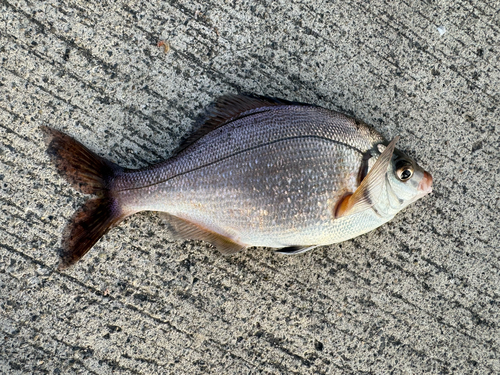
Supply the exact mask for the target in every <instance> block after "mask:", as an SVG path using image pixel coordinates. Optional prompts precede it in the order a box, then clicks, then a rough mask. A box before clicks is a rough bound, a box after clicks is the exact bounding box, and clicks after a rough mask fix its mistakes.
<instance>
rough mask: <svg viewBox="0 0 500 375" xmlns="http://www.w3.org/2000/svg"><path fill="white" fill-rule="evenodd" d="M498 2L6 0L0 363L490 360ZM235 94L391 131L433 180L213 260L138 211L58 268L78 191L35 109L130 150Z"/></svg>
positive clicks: (172, 368) (158, 140)
mask: <svg viewBox="0 0 500 375" xmlns="http://www.w3.org/2000/svg"><path fill="white" fill-rule="evenodd" d="M499 9H500V3H499V2H498V1H496V2H495V1H466V0H460V1H426V2H424V1H418V2H417V1H401V2H386V1H383V0H375V1H355V0H346V1H334V2H330V1H314V0H303V1H284V0H283V1H279V2H276V1H266V0H260V1H244V2H242V1H236V0H235V1H225V0H209V1H202V2H198V1H196V0H195V1H192V0H172V1H165V2H157V1H155V2H149V1H143V2H134V1H129V2H120V1H118V2H100V1H81V0H62V1H46V2H45V1H44V2H37V1H34V2H26V1H23V0H19V1H14V0H2V1H0V57H1V71H0V180H1V181H0V184H1V189H0V192H1V193H0V194H1V195H0V205H1V211H0V212H1V214H0V290H1V292H0V340H1V345H0V372H1V373H9V374H21V373H23V374H24V373H37V374H38V373H49V374H72V373H91V374H109V373H113V372H114V373H123V374H161V373H176V374H210V373H218V374H256V373H264V374H277V373H283V374H285V373H286V374H290V373H291V374H313V373H314V374H327V373H328V374H343V373H345V374H351V373H352V374H359V373H374V374H383V373H394V374H450V373H456V374H461V373H464V374H488V373H492V374H493V373H499V372H500V358H499V350H500V328H499V324H500V322H499V318H500V315H499V313H500V307H499V304H500V275H499V270H500V256H499V254H500V253H499V237H500V235H499V231H498V227H499V215H498V211H499V209H500V191H499V182H500V181H499V179H500V177H499V176H500V168H499V164H500V157H499V146H500V142H499V134H500V131H499V130H500V129H499V124H500V116H499V114H500V107H499V103H500V91H499V90H500V89H499V88H500V42H499V38H500V14H499ZM438 28H439V29H438ZM443 28H444V29H443ZM443 32H444V33H443ZM159 40H165V41H168V42H169V43H170V51H168V53H165V50H164V49H163V48H162V47H158V46H157V42H158V41H159ZM242 91H243V92H254V93H258V94H265V95H272V96H278V97H283V98H287V99H291V100H298V101H303V102H309V103H314V104H319V105H322V106H325V107H328V108H332V109H340V110H342V111H344V112H346V113H349V114H352V115H355V116H356V117H358V118H360V119H363V120H364V121H366V122H368V123H371V124H373V125H374V126H375V127H376V128H377V129H378V130H379V131H380V132H382V134H384V135H385V136H386V137H388V138H392V137H393V136H395V135H397V134H399V135H401V141H400V143H399V147H400V148H401V149H403V150H405V151H407V152H408V153H409V154H410V155H412V156H414V157H416V159H417V160H418V161H419V162H420V164H421V165H422V166H424V167H425V168H426V169H427V170H429V171H430V172H431V173H432V174H433V176H434V181H435V183H434V193H433V194H432V195H431V196H429V197H426V198H424V199H423V200H421V201H419V202H417V203H416V204H414V205H412V206H411V207H409V208H408V209H406V210H405V211H403V212H402V213H400V214H399V215H398V216H397V217H396V218H395V219H394V220H393V221H392V222H390V223H388V224H386V225H384V226H383V227H381V228H379V229H378V230H375V231H373V232H371V233H369V234H367V235H364V236H362V237H359V238H356V239H354V240H352V241H348V242H345V243H343V244H340V245H336V246H330V247H328V248H321V249H317V250H314V251H312V252H309V253H306V254H304V255H300V256H296V257H284V256H278V255H274V254H272V253H270V252H269V251H266V250H264V249H256V250H251V251H248V252H245V253H241V254H238V255H236V256H232V257H223V256H221V255H219V254H218V252H217V251H215V250H214V249H212V248H211V247H209V246H207V245H205V244H203V243H200V242H189V241H184V242H183V241H174V240H173V239H172V238H171V237H170V236H169V234H168V233H167V232H166V231H165V224H164V223H163V222H162V220H161V219H160V217H159V216H158V215H156V214H153V213H150V214H139V215H136V216H134V217H132V218H129V219H127V220H126V221H125V222H124V223H123V224H122V225H121V226H120V227H118V228H116V229H114V230H112V231H111V232H110V233H109V234H108V235H106V236H105V237H104V238H103V239H102V240H101V241H100V242H99V243H98V244H97V245H96V246H95V248H94V249H93V250H92V251H91V252H90V253H89V254H88V255H87V256H86V258H85V260H84V261H83V262H81V263H79V264H78V265H77V266H76V267H74V268H73V269H71V270H69V271H67V272H57V271H56V270H55V265H56V264H57V259H58V255H57V250H58V247H59V241H60V236H61V232H62V229H63V227H64V225H65V224H66V222H67V220H68V218H69V217H70V216H71V215H72V213H73V212H74V210H75V209H76V208H77V207H79V205H81V203H82V202H83V201H84V199H85V197H84V196H83V195H82V194H79V193H77V192H75V191H74V190H73V189H72V188H71V187H70V186H69V185H68V184H67V183H66V182H65V181H64V180H63V179H62V178H60V177H59V176H58V175H57V174H56V171H55V169H54V167H53V165H52V164H51V163H50V161H49V159H48V157H47V155H46V154H45V146H44V143H43V140H42V135H41V133H40V131H39V129H38V127H39V126H40V125H50V126H53V127H56V128H57V129H60V130H63V131H65V132H67V133H69V134H71V135H73V136H74V137H76V138H77V139H79V140H82V141H83V142H84V143H85V144H86V145H88V146H89V147H90V148H91V149H93V150H95V151H97V152H98V153H99V154H101V155H103V156H106V157H109V158H110V159H112V160H114V161H115V162H118V163H120V164H121V165H123V166H126V167H140V166H144V165H147V164H148V163H153V162H156V161H159V160H161V159H164V158H166V157H168V156H169V155H170V154H171V152H172V151H173V150H174V148H175V147H176V146H177V145H178V143H179V141H180V139H181V137H182V136H184V135H185V134H186V133H188V132H189V131H190V130H191V129H192V124H193V120H194V119H196V116H197V115H198V114H200V113H201V112H202V110H203V108H204V107H205V106H206V105H207V104H208V103H210V102H212V101H213V100H214V99H215V98H216V97H217V96H219V95H221V94H223V93H227V92H242Z"/></svg>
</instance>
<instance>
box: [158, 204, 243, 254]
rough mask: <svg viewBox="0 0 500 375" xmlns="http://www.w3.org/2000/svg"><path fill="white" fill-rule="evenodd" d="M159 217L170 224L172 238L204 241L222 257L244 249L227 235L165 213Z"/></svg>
mask: <svg viewBox="0 0 500 375" xmlns="http://www.w3.org/2000/svg"><path fill="white" fill-rule="evenodd" d="M161 215H162V216H163V218H165V220H167V221H168V223H169V224H170V229H171V230H172V232H173V234H174V236H176V237H177V238H179V239H191V240H201V241H206V242H208V243H210V244H212V245H213V246H215V247H216V248H217V250H219V251H220V252H221V253H222V254H224V255H231V254H235V253H237V252H239V251H240V250H243V249H244V248H246V246H245V245H243V244H241V243H239V242H237V241H235V240H233V239H231V238H229V237H228V236H227V235H223V234H220V233H217V232H215V231H213V230H210V229H208V228H205V227H203V226H202V225H200V224H197V223H194V222H192V221H189V220H187V219H183V218H180V217H178V216H174V215H171V214H168V213H165V212H162V213H161Z"/></svg>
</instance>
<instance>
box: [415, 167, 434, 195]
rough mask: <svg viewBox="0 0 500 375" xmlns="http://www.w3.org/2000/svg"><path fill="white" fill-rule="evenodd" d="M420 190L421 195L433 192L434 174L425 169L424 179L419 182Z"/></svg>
mask: <svg viewBox="0 0 500 375" xmlns="http://www.w3.org/2000/svg"><path fill="white" fill-rule="evenodd" d="M418 191H419V192H420V195H421V196H424V195H427V194H429V193H431V192H432V176H431V174H430V173H428V172H425V171H424V177H422V180H421V181H420V183H419V184H418Z"/></svg>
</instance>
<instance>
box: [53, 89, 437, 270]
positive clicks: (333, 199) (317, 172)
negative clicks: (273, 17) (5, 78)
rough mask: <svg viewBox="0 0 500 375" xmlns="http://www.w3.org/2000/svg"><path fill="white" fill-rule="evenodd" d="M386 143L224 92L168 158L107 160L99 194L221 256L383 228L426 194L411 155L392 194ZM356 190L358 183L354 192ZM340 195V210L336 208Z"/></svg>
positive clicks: (343, 120)
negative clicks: (156, 214) (405, 179)
mask: <svg viewBox="0 0 500 375" xmlns="http://www.w3.org/2000/svg"><path fill="white" fill-rule="evenodd" d="M52 131H53V130H52ZM52 138H53V135H52ZM74 142H76V141H74ZM393 143H395V141H394V142H393ZM391 144H392V143H391ZM82 147H83V146H82ZM389 147H391V145H389V146H388V142H387V141H386V140H385V139H384V138H383V137H382V136H381V135H380V134H379V133H377V132H376V131H375V130H373V128H371V127H370V126H368V125H366V124H364V123H363V122H361V121H359V120H356V119H353V118H351V117H349V116H346V115H344V114H341V113H338V112H334V111H330V110H327V109H324V108H320V107H316V106H311V105H304V104H299V103H291V102H287V101H283V100H278V99H269V98H263V97H253V96H251V97H248V96H242V95H234V96H225V97H222V98H221V99H220V100H219V101H218V103H217V104H216V105H215V107H214V108H213V109H212V111H211V112H210V113H209V115H208V117H207V120H206V121H205V124H204V126H202V128H201V130H200V132H199V134H198V136H195V137H193V139H191V140H190V141H189V142H188V143H187V144H186V145H184V146H183V147H181V149H180V151H179V152H177V153H176V154H175V155H174V156H173V157H172V158H170V159H168V160H165V161H163V162H161V163H159V164H157V165H154V166H150V167H147V168H144V169H140V170H124V169H119V167H118V166H115V167H113V168H115V169H114V172H113V175H112V176H110V177H108V178H107V179H106V181H107V182H106V187H105V189H104V190H103V191H104V193H103V195H104V196H105V197H109V200H110V202H111V203H108V204H111V206H112V210H114V212H115V213H114V216H117V217H119V220H121V219H122V218H124V217H126V216H129V215H132V214H134V213H136V212H140V211H161V212H164V213H166V216H167V220H168V221H169V222H170V223H171V224H172V229H173V231H174V232H176V233H177V234H178V235H179V236H180V237H183V238H194V239H203V240H206V241H208V242H211V243H213V244H215V245H216V246H217V247H218V248H219V249H220V250H221V251H222V252H224V253H233V252H236V251H238V250H240V249H243V248H245V247H249V246H265V247H271V248H289V247H294V248H301V247H304V248H306V247H314V246H315V245H327V244H332V243H336V242H341V241H345V240H347V239H350V238H353V237H355V236H358V235H360V234H363V233H366V232H368V231H370V230H372V229H374V228H376V227H378V226H380V225H382V224H383V223H385V222H387V221H388V220H390V219H391V218H392V217H393V216H394V215H395V214H396V212H397V211H399V209H400V208H399V207H401V208H403V207H405V206H406V205H408V204H409V203H411V202H413V201H414V200H416V199H418V198H420V197H421V196H423V195H425V194H427V193H428V192H430V183H431V181H432V179H431V177H430V175H429V174H426V173H427V172H425V171H423V170H422V169H421V168H420V167H418V166H417V165H416V163H415V162H414V161H412V160H411V159H410V160H409V161H408V163H411V164H412V170H413V171H414V174H415V179H416V180H419V181H412V184H413V185H412V189H413V190H412V189H410V186H409V185H410V184H407V185H405V186H404V187H402V189H403V190H402V192H400V193H401V194H403V193H404V194H403V195H404V199H402V198H398V197H397V196H396V194H395V192H396V191H399V190H398V189H399V187H397V186H396V185H394V181H395V180H394V178H393V176H392V177H391V174H392V175H393V174H394V173H395V172H394V169H395V166H396V161H397V160H399V159H401V158H404V159H405V160H407V159H409V158H408V157H406V156H405V155H404V154H402V153H401V152H400V151H397V150H396V151H395V152H393V150H394V149H393V145H392V148H391V150H387V151H386V153H385V154H384V155H385V156H384V157H382V158H380V160H382V159H384V160H386V162H385V164H384V165H380V166H379V167H375V166H376V165H377V160H379V157H380V156H381V155H383V152H384V149H386V148H389ZM49 149H50V145H49ZM389 151H390V152H389ZM56 154H57V152H56ZM386 154H387V155H386ZM59 160H60V159H59ZM380 163H381V162H379V164H380ZM398 163H399V162H398ZM398 165H399V164H398ZM60 169H61V168H60ZM372 169H373V171H374V172H373V173H370V171H371V170H372ZM375 172H377V175H375ZM96 173H100V172H99V171H97V172H96ZM108 173H109V172H108ZM372 175H373V176H372ZM365 178H366V181H365V182H364V183H363V184H362V182H363V180H364V179H365ZM423 180H425V181H424V182H425V183H424V184H423V185H422V181H423ZM369 182H371V183H372V185H373V186H372V185H369V184H368V183H369ZM375 183H376V186H375V185H374V184H375ZM381 184H383V186H381ZM393 185H394V186H396V187H393ZM358 188H359V189H364V190H363V191H358V193H357V194H354V195H353V193H354V192H356V190H357V189H358ZM410 190H412V191H411V192H410ZM424 190H425V192H424ZM373 192H376V196H372V195H373V194H372V193H373ZM405 194H406V195H405ZM351 196H352V197H353V198H355V199H351V200H352V202H349V199H350V198H349V197H351ZM354 200H355V201H354ZM384 200H385V201H384ZM395 200H396V201H397V202H396V203H394V201H395ZM342 202H344V203H346V202H347V203H348V204H347V205H346V204H344V205H343V206H342V207H344V206H345V207H348V209H346V210H344V211H345V212H344V211H342V214H341V215H338V213H339V212H340V211H339V209H338V207H339V204H340V203H342ZM72 225H73V226H74V223H73V224H72V223H70V225H69V226H70V227H71V226H72ZM113 225H115V223H113ZM108 229H109V228H108ZM69 232H71V230H70V231H69ZM67 237H69V238H71V233H70V234H68V236H67ZM97 239H98V238H97ZM68 242H71V241H70V240H69V239H67V240H66V247H67V248H68V249H66V250H64V246H63V261H62V262H61V264H62V266H61V265H60V267H61V268H65V267H66V266H67V264H69V263H71V264H72V263H74V262H75V261H76V260H77V259H76V260H75V259H73V258H72V257H71V256H70V255H66V258H65V256H64V251H66V254H72V253H75V252H74V251H72V250H71V249H69V247H70V246H69V245H68V244H67V243H68ZM63 245H64V244H63ZM92 245H93V244H92ZM86 251H88V249H86V250H85V252H86ZM85 252H84V253H85ZM64 259H66V260H64Z"/></svg>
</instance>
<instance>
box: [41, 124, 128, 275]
mask: <svg viewBox="0 0 500 375" xmlns="http://www.w3.org/2000/svg"><path fill="white" fill-rule="evenodd" d="M41 129H42V130H43V131H44V133H45V134H46V142H47V153H48V154H49V155H50V157H51V159H52V160H53V161H54V162H55V164H56V167H57V170H58V171H59V173H60V174H61V175H62V176H64V177H65V178H66V179H67V180H68V181H69V182H70V183H71V185H73V187H74V188H75V189H77V190H79V191H81V192H82V193H85V194H95V195H97V196H98V198H94V199H90V200H88V201H87V202H86V203H85V204H84V205H83V207H81V208H80V209H79V210H78V211H77V212H75V214H74V215H73V217H72V219H71V221H70V222H69V223H68V225H67V226H66V228H65V230H64V233H63V238H62V252H61V259H60V262H59V267H58V268H59V270H64V269H66V268H68V267H70V266H72V265H73V264H75V263H76V262H77V261H78V260H80V259H81V258H82V257H83V256H84V255H85V254H86V253H87V251H89V250H90V249H91V248H92V246H94V244H95V243H96V242H97V241H98V240H99V239H100V238H101V237H102V236H103V235H104V234H106V232H107V231H108V230H109V229H110V228H112V227H113V226H115V225H117V224H118V223H119V222H120V221H122V220H123V219H124V218H125V217H126V216H128V215H126V214H124V213H123V212H122V210H121V208H120V207H119V205H118V204H117V203H116V201H115V199H114V198H113V195H112V192H111V190H110V187H111V184H112V182H113V180H114V178H115V177H116V176H117V175H119V174H121V173H122V172H123V171H124V170H123V168H121V167H119V166H118V165H116V164H114V163H112V162H110V161H108V160H106V159H104V158H101V157H100V156H98V155H96V154H94V153H93V152H92V151H90V150H89V149H87V148H86V147H85V146H83V145H82V144H81V143H80V142H77V141H76V140H74V139H73V138H71V137H70V136H68V135H66V134H64V133H61V132H60V131H57V130H55V129H52V128H49V127H46V126H42V127H41Z"/></svg>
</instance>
